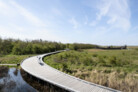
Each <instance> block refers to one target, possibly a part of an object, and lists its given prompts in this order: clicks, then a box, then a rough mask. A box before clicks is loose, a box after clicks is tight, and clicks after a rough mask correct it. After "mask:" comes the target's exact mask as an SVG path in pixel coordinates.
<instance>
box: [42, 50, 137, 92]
mask: <svg viewBox="0 0 138 92" xmlns="http://www.w3.org/2000/svg"><path fill="white" fill-rule="evenodd" d="M44 61H45V63H47V64H48V65H50V66H52V67H54V68H56V69H58V70H60V71H62V72H65V73H68V74H70V75H73V76H76V77H79V78H81V79H84V80H87V81H90V82H93V83H97V84H100V85H104V86H107V87H111V88H114V89H118V90H121V91H124V92H137V90H138V50H137V48H133V49H129V50H99V49H98V50H97V49H87V50H78V51H74V50H72V51H67V52H62V53H59V54H55V55H51V56H48V57H46V58H44Z"/></svg>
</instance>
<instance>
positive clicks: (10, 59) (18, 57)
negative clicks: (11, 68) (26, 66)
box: [0, 55, 33, 64]
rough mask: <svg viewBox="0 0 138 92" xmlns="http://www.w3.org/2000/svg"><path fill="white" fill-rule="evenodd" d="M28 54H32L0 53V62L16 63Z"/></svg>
mask: <svg viewBox="0 0 138 92" xmlns="http://www.w3.org/2000/svg"><path fill="white" fill-rule="evenodd" d="M29 56H33V55H1V56H0V64H17V63H20V62H21V61H22V60H23V59H25V58H27V57H29Z"/></svg>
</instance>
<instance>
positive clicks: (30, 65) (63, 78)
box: [21, 51, 120, 92]
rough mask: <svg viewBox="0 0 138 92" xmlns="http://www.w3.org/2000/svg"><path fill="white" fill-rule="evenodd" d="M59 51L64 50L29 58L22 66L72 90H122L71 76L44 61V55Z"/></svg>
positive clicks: (43, 78) (112, 91)
mask: <svg viewBox="0 0 138 92" xmlns="http://www.w3.org/2000/svg"><path fill="white" fill-rule="evenodd" d="M59 52H62V51H57V52H51V53H47V54H43V55H38V56H33V57H30V58H27V59H25V60H23V61H22V63H21V68H22V69H23V70H24V71H26V72H27V73H29V74H31V75H33V76H35V77H37V78H39V79H41V80H44V81H46V82H49V83H51V84H53V85H56V86H58V87H60V88H63V89H65V90H68V91H71V92H120V91H118V90H114V89H111V88H108V87H104V86H101V85H97V84H94V83H91V82H87V81H85V80H82V79H79V78H76V77H73V76H70V75H68V74H65V73H63V72H61V71H58V70H56V69H54V68H52V67H50V66H49V65H47V64H45V63H44V62H43V60H42V58H43V57H44V56H48V55H51V54H55V53H59Z"/></svg>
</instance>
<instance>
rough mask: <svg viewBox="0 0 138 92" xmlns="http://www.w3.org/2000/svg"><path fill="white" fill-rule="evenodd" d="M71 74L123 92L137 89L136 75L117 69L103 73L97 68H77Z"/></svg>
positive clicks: (133, 91)
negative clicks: (84, 69)
mask: <svg viewBox="0 0 138 92" xmlns="http://www.w3.org/2000/svg"><path fill="white" fill-rule="evenodd" d="M72 75H73V76H76V77H79V78H81V79H84V80H86V81H89V82H93V83H96V84H100V85H103V86H107V87H110V88H113V89H117V90H121V91H123V92H137V91H138V79H137V78H138V77H137V76H135V74H126V73H124V72H120V73H118V72H117V71H113V72H111V73H104V71H97V70H93V71H81V70H77V72H76V73H73V74H72ZM136 77H137V78H136Z"/></svg>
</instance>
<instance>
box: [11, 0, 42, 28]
mask: <svg viewBox="0 0 138 92" xmlns="http://www.w3.org/2000/svg"><path fill="white" fill-rule="evenodd" d="M11 4H12V5H13V6H14V7H16V9H17V11H18V12H19V13H20V14H21V15H22V16H24V17H25V18H26V19H27V20H28V21H29V22H30V23H32V24H33V25H35V26H38V27H42V26H45V23H43V22H42V21H41V20H40V19H39V18H38V17H36V16H35V15H34V14H33V13H31V12H30V11H28V10H27V9H26V8H24V7H22V6H21V5H19V4H17V3H16V2H14V1H11Z"/></svg>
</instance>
